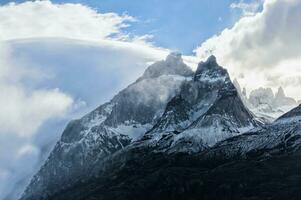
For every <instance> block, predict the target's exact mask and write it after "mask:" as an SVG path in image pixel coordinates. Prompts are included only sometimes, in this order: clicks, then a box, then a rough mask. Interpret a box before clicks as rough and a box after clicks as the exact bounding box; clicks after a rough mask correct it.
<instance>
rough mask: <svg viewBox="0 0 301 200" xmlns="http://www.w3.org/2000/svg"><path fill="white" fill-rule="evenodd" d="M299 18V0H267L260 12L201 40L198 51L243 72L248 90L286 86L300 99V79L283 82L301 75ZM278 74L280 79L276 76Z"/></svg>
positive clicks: (242, 80)
mask: <svg viewBox="0 0 301 200" xmlns="http://www.w3.org/2000/svg"><path fill="white" fill-rule="evenodd" d="M299 18H301V1H300V0H281V1H280V0H269V1H264V5H263V10H262V11H261V12H259V13H257V14H255V15H252V16H245V17H242V18H241V19H240V20H239V21H238V22H237V23H236V24H235V25H234V26H233V27H232V28H230V29H225V30H224V31H222V32H221V33H220V34H219V35H215V36H213V37H212V38H210V39H208V40H207V41H205V42H204V43H202V44H201V46H200V47H198V48H197V49H196V50H195V52H196V54H197V56H198V57H199V58H202V59H204V58H206V57H207V56H208V55H210V54H215V55H216V56H217V58H218V59H219V60H220V62H221V64H222V65H224V66H226V67H227V68H228V69H229V70H230V72H231V74H232V75H233V76H235V77H240V75H241V74H244V76H243V77H245V78H244V79H241V80H240V81H241V82H242V84H243V85H244V86H246V87H247V88H249V89H252V88H256V87H259V86H270V85H273V87H278V86H280V85H283V86H284V87H285V89H286V90H287V93H288V94H289V95H290V96H293V97H295V98H299V99H300V98H301V93H300V91H299V90H298V88H300V84H298V86H296V84H297V83H296V82H298V81H294V82H293V83H292V82H291V81H284V80H290V79H294V80H296V79H297V80H299V77H301V70H300V67H301V62H300V61H301V45H300V35H301V21H300V20H298V19H299ZM277 74H278V75H280V76H281V79H277V78H275V77H277ZM271 77H274V78H273V79H271ZM271 80H273V82H271Z"/></svg>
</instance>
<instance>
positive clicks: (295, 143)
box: [207, 105, 301, 158]
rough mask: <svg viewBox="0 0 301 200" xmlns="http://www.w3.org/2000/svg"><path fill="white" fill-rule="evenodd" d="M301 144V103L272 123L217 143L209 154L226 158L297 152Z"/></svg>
mask: <svg viewBox="0 0 301 200" xmlns="http://www.w3.org/2000/svg"><path fill="white" fill-rule="evenodd" d="M300 146H301V105H299V106H298V107H296V108H294V109H293V110H291V111H290V112H288V113H286V114H284V115H283V116H281V117H280V118H278V119H277V120H276V121H275V122H273V123H272V124H269V125H266V126H264V127H263V128H260V129H258V130H253V131H250V132H248V133H246V134H243V135H241V136H237V137H233V138H230V139H228V140H225V141H223V142H221V143H219V144H217V145H216V146H215V147H214V148H213V149H212V150H210V151H209V152H208V153H207V154H208V156H209V157H210V156H218V157H224V158H231V157H242V158H246V157H252V156H255V157H258V156H263V157H268V156H272V155H277V154H282V153H288V152H295V151H298V150H300Z"/></svg>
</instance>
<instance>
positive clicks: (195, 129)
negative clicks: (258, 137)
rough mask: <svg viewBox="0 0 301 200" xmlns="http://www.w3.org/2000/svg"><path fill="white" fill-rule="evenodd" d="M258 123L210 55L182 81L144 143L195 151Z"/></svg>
mask: <svg viewBox="0 0 301 200" xmlns="http://www.w3.org/2000/svg"><path fill="white" fill-rule="evenodd" d="M259 125H261V124H260V123H259V122H257V120H256V119H255V118H254V116H253V114H252V113H251V112H250V111H249V110H248V109H247V108H246V107H245V106H244V104H243V102H242V101H241V98H240V97H239V95H238V92H237V90H236V88H235V87H234V85H233V84H232V82H231V80H230V77H229V74H228V72H227V70H225V69H224V68H222V67H221V66H219V65H218V64H217V62H216V58H215V57H214V56H211V57H210V58H209V59H208V60H207V61H206V62H201V63H200V64H199V67H198V70H197V72H196V74H195V78H194V79H193V80H191V81H187V82H184V83H183V84H182V86H181V90H180V92H179V94H178V95H177V96H176V97H174V98H173V99H172V100H171V101H170V102H169V103H168V104H167V107H166V110H165V112H164V114H163V115H162V116H161V118H160V119H159V120H158V123H157V124H156V125H155V126H154V128H153V129H152V130H150V131H149V132H148V133H147V134H146V135H145V136H144V138H143V139H144V141H145V142H146V143H145V144H147V145H150V146H152V147H154V148H156V150H158V151H165V152H170V153H173V152H188V153H191V152H198V151H202V150H204V149H206V148H209V147H211V146H212V145H214V144H215V143H216V142H219V141H221V140H223V139H226V138H228V137H232V136H235V135H239V134H241V133H243V132H244V131H247V130H249V129H252V128H254V127H257V126H259Z"/></svg>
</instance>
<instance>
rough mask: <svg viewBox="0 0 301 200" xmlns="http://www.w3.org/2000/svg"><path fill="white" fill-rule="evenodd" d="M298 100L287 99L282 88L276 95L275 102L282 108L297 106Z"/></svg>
mask: <svg viewBox="0 0 301 200" xmlns="http://www.w3.org/2000/svg"><path fill="white" fill-rule="evenodd" d="M296 103H297V102H296V100H295V99H293V98H290V97H287V96H286V95H285V93H284V90H283V88H282V87H279V88H278V91H277V93H276V95H275V102H274V104H275V105H277V106H278V107H281V106H290V105H296Z"/></svg>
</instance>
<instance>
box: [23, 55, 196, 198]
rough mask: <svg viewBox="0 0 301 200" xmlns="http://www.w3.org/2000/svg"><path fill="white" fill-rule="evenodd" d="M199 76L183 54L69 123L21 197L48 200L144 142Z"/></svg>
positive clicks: (170, 59) (164, 63) (151, 69)
mask: <svg viewBox="0 0 301 200" xmlns="http://www.w3.org/2000/svg"><path fill="white" fill-rule="evenodd" d="M192 75H193V72H192V71H191V69H190V68H189V67H188V66H186V65H185V64H184V62H183V60H182V58H181V55H180V54H176V53H172V54H170V55H169V56H168V57H167V58H166V60H164V61H159V62H157V63H154V64H153V65H151V66H149V67H148V69H147V70H146V71H145V73H144V74H143V75H142V76H141V77H140V78H139V79H138V80H137V81H136V82H135V83H133V84H131V85H130V86H128V87H127V88H126V89H124V90H122V91H121V92H120V93H119V94H117V95H116V96H115V97H114V98H113V99H112V100H111V101H110V102H108V103H105V104H103V105H101V106H99V107H98V108H97V109H95V110H94V111H92V112H91V113H89V114H87V115H86V116H84V117H83V118H81V119H78V120H74V121H72V122H70V123H69V124H68V126H67V127H66V129H65V130H64V132H63V134H62V136H61V139H60V140H59V141H58V142H57V144H56V145H55V147H54V149H53V151H52V152H51V154H50V155H49V157H48V159H47V160H46V162H45V163H44V165H43V166H42V167H41V169H40V170H39V172H38V173H37V174H36V175H35V176H34V177H33V179H32V181H31V183H30V184H29V186H28V187H27V189H26V191H25V192H24V194H23V196H22V198H21V199H43V198H46V197H47V196H50V195H52V194H54V193H56V192H58V191H61V190H62V189H64V188H67V187H70V186H71V185H72V184H73V183H75V182H77V181H82V180H85V178H86V177H87V174H89V173H90V170H91V169H92V168H93V167H94V165H95V163H97V162H101V161H102V160H103V159H104V158H106V157H108V156H109V155H111V154H112V153H114V152H116V151H118V150H120V149H122V148H124V147H125V146H127V145H128V144H130V143H131V142H132V141H135V140H138V139H139V138H141V137H142V134H144V133H145V132H146V131H147V130H149V129H151V128H152V126H153V125H154V124H156V121H157V118H159V117H160V116H161V114H162V113H163V112H164V108H165V106H166V104H167V102H168V101H169V100H170V99H171V98H172V97H173V96H174V95H175V94H177V93H178V92H179V90H180V86H181V84H182V82H183V81H185V80H186V79H191V78H192Z"/></svg>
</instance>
